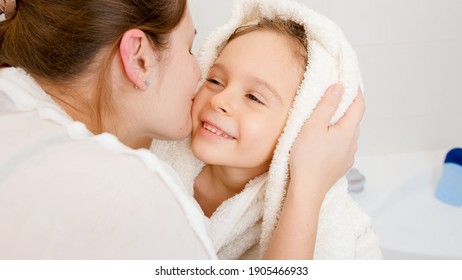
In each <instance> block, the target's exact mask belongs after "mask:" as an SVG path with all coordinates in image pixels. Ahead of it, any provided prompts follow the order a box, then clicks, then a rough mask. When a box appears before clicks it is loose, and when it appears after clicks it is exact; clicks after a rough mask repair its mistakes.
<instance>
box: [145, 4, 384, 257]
mask: <svg viewBox="0 0 462 280" xmlns="http://www.w3.org/2000/svg"><path fill="white" fill-rule="evenodd" d="M275 17H280V18H283V19H291V20H293V21H295V22H297V23H299V24H302V25H303V26H304V27H305V31H306V35H307V38H308V45H309V46H308V48H309V49H308V63H307V68H306V70H305V75H304V78H303V81H302V83H301V85H300V87H299V90H298V92H297V95H296V96H295V98H294V102H293V104H292V108H291V110H290V112H289V116H288V119H287V122H286V125H285V128H284V131H283V133H282V135H281V136H280V138H279V140H278V145H277V147H276V149H275V151H274V156H273V159H272V162H271V165H270V169H269V171H268V172H267V173H265V174H263V175H260V176H259V177H257V178H255V179H253V180H252V181H250V182H249V183H248V184H247V185H246V187H245V188H244V190H243V191H242V192H241V193H239V194H237V195H236V196H234V197H232V198H230V199H228V200H226V201H225V202H223V203H222V205H220V207H219V208H218V209H217V210H216V212H215V213H213V215H212V216H211V217H210V223H211V231H212V240H213V243H214V246H215V249H216V250H217V252H218V256H219V257H220V258H223V259H239V258H252V259H256V258H260V257H261V256H262V254H263V253H264V251H265V250H266V247H267V245H268V242H269V240H270V237H271V234H272V232H273V230H274V228H275V226H276V224H277V219H278V215H279V213H280V210H281V207H282V204H283V200H284V196H285V190H286V187H287V184H288V166H289V164H288V162H289V152H290V149H291V147H292V144H293V143H294V141H295V139H296V137H297V134H298V132H299V131H300V129H301V128H302V126H303V123H304V122H305V120H306V119H307V118H308V117H309V116H310V114H311V113H312V111H313V110H314V108H315V107H316V105H317V104H318V102H319V101H320V99H321V97H322V95H323V94H324V92H325V90H326V89H327V88H328V87H329V86H330V85H331V84H333V83H340V84H342V85H343V86H344V89H345V92H344V95H343V96H342V102H341V103H340V106H339V108H338V110H337V111H336V113H335V114H334V116H333V118H332V120H331V123H335V122H336V121H337V120H338V119H339V118H340V117H341V116H342V115H343V114H344V113H345V111H346V110H347V108H348V106H349V105H350V104H351V102H352V101H353V99H354V98H355V96H356V94H357V91H358V87H360V86H361V75H360V71H359V67H358V62H357V58H356V54H355V52H354V51H353V49H352V48H351V46H350V45H349V44H348V42H347V40H346V39H345V37H344V35H343V32H342V31H341V30H340V29H339V28H338V27H337V25H336V24H335V23H333V22H332V21H331V20H329V19H327V18H326V17H324V16H322V15H320V14H318V13H316V12H314V11H312V10H310V9H308V8H307V7H305V6H302V5H300V4H298V3H296V2H293V1H289V0H237V1H236V2H235V7H234V9H233V11H232V15H231V18H230V19H229V21H228V22H227V23H226V24H225V25H223V26H221V27H219V28H218V29H217V30H216V31H215V32H213V33H212V34H211V35H210V36H209V37H208V39H207V40H206V42H205V44H204V46H203V47H202V49H201V51H200V53H199V64H200V66H201V70H202V74H203V77H206V75H207V72H208V71H209V69H210V67H211V66H212V65H213V62H214V61H215V59H216V58H217V56H218V55H219V53H218V51H219V49H220V46H222V45H223V43H224V42H226V40H227V39H228V38H229V36H230V35H231V34H232V33H233V32H234V30H236V28H238V27H239V26H243V25H246V24H249V23H250V24H251V23H255V22H258V20H259V19H261V18H268V19H271V18H275ZM152 150H153V151H154V152H155V153H156V154H157V155H158V156H159V157H160V158H162V159H164V160H166V161H167V162H169V163H170V164H171V165H172V166H173V167H174V168H175V169H176V171H177V172H178V173H179V174H180V176H181V177H182V179H183V181H184V183H185V185H186V186H187V187H188V189H189V191H190V192H191V193H193V184H194V180H195V178H196V176H197V175H198V174H199V172H200V171H201V169H202V168H203V166H204V163H202V162H200V161H199V160H197V159H195V158H194V156H193V154H192V153H191V150H190V146H189V140H186V141H179V142H162V141H155V142H153V146H152ZM301 214H303V213H301ZM381 257H382V254H381V251H380V248H379V245H378V239H377V237H376V235H375V234H374V232H373V231H372V229H371V221H370V219H369V217H368V216H367V215H366V214H365V213H364V212H363V211H362V210H361V208H360V207H359V205H358V204H357V203H356V202H355V201H353V199H352V198H351V197H350V195H349V194H348V193H347V181H346V179H345V178H342V179H341V180H339V182H337V184H336V185H335V186H333V187H332V189H331V190H330V191H329V192H328V193H327V195H326V198H325V200H324V202H323V205H322V207H321V213H320V219H319V225H318V233H317V239H316V247H315V253H314V258H315V259H372V258H381Z"/></svg>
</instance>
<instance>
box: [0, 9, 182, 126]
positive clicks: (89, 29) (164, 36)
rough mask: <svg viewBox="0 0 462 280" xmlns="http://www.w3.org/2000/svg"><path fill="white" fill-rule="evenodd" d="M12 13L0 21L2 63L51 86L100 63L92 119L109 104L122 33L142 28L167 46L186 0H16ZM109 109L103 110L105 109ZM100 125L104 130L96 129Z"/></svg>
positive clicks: (161, 45)
mask: <svg viewBox="0 0 462 280" xmlns="http://www.w3.org/2000/svg"><path fill="white" fill-rule="evenodd" d="M16 2H17V8H16V15H15V16H14V17H13V18H10V19H7V20H4V21H1V22H0V67H8V66H14V67H21V68H23V69H24V70H25V71H26V72H28V73H29V74H31V75H32V76H34V77H36V78H39V79H41V80H44V81H47V82H49V83H53V84H66V83H68V82H69V81H72V79H73V78H76V77H78V76H79V75H81V74H82V73H84V71H85V70H87V71H88V69H90V68H91V67H90V66H91V64H92V62H93V61H94V59H95V57H96V56H97V54H98V53H99V52H100V51H101V50H102V49H103V48H108V49H109V50H110V55H109V57H107V58H106V59H105V61H102V62H101V64H100V65H101V66H102V69H97V75H99V77H98V78H99V85H98V91H99V94H100V100H99V101H98V103H99V104H97V108H96V109H95V111H96V112H94V113H95V114H96V116H95V117H97V118H98V119H101V111H102V110H103V109H104V108H103V107H110V106H109V104H108V103H109V102H110V97H108V93H110V92H111V84H110V83H109V81H108V69H109V61H110V59H111V58H112V57H113V56H114V55H115V53H116V51H117V48H118V45H119V43H120V40H121V38H122V36H123V34H124V33H125V32H126V31H127V30H129V29H132V28H138V29H140V30H142V31H144V32H145V33H146V35H147V37H148V38H149V39H150V40H151V41H152V43H153V46H154V47H155V48H156V49H158V50H162V49H165V48H167V47H168V38H169V37H168V35H169V33H170V32H171V31H172V30H173V29H174V28H175V27H176V26H177V25H178V24H179V23H180V21H181V19H182V18H183V16H184V13H185V10H186V5H187V3H186V0H17V1H16ZM106 109H107V108H106ZM100 129H102V128H101V127H100Z"/></svg>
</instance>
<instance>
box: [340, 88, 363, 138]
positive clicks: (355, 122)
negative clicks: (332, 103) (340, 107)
mask: <svg viewBox="0 0 462 280" xmlns="http://www.w3.org/2000/svg"><path fill="white" fill-rule="evenodd" d="M364 111H365V104H364V96H363V93H362V91H361V89H358V94H357V95H356V98H355V99H354V100H353V102H352V103H351V105H350V107H349V108H348V110H347V111H346V113H345V115H344V116H343V117H342V118H341V119H340V120H339V121H338V122H337V125H339V126H346V127H349V128H351V129H353V128H355V127H358V126H359V123H360V122H361V119H362V118H363V116H364Z"/></svg>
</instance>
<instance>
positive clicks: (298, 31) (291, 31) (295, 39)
mask: <svg viewBox="0 0 462 280" xmlns="http://www.w3.org/2000/svg"><path fill="white" fill-rule="evenodd" d="M252 31H273V32H276V33H277V34H280V35H282V36H284V37H285V38H287V39H288V40H289V41H290V42H292V43H293V44H290V46H291V47H292V51H293V55H294V59H295V61H296V62H297V63H299V64H300V66H301V67H302V69H305V68H306V66H307V64H308V38H307V35H306V32H305V28H304V26H303V25H301V24H299V23H297V22H295V21H293V20H285V19H280V18H274V19H267V18H263V19H261V20H260V21H259V22H258V23H256V24H250V25H243V26H240V27H239V28H237V29H236V30H235V31H234V33H233V34H231V36H230V37H229V39H228V40H227V41H226V42H225V44H224V45H223V46H221V48H220V49H219V52H221V51H222V50H223V48H224V47H225V46H226V45H227V44H228V43H229V42H231V41H232V40H234V39H236V38H238V37H240V36H242V35H244V34H248V33H250V32H252Z"/></svg>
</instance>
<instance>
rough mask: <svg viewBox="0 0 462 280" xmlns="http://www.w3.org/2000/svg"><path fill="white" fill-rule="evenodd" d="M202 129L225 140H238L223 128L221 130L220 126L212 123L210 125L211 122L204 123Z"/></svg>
mask: <svg viewBox="0 0 462 280" xmlns="http://www.w3.org/2000/svg"><path fill="white" fill-rule="evenodd" d="M202 128H203V129H205V130H207V131H208V132H210V133H213V134H215V135H217V136H219V137H222V138H225V139H229V140H234V139H236V138H235V137H233V136H231V135H229V134H228V133H226V132H224V131H223V130H222V129H221V128H219V127H218V126H216V125H214V124H212V123H209V122H206V121H204V122H202Z"/></svg>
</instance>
